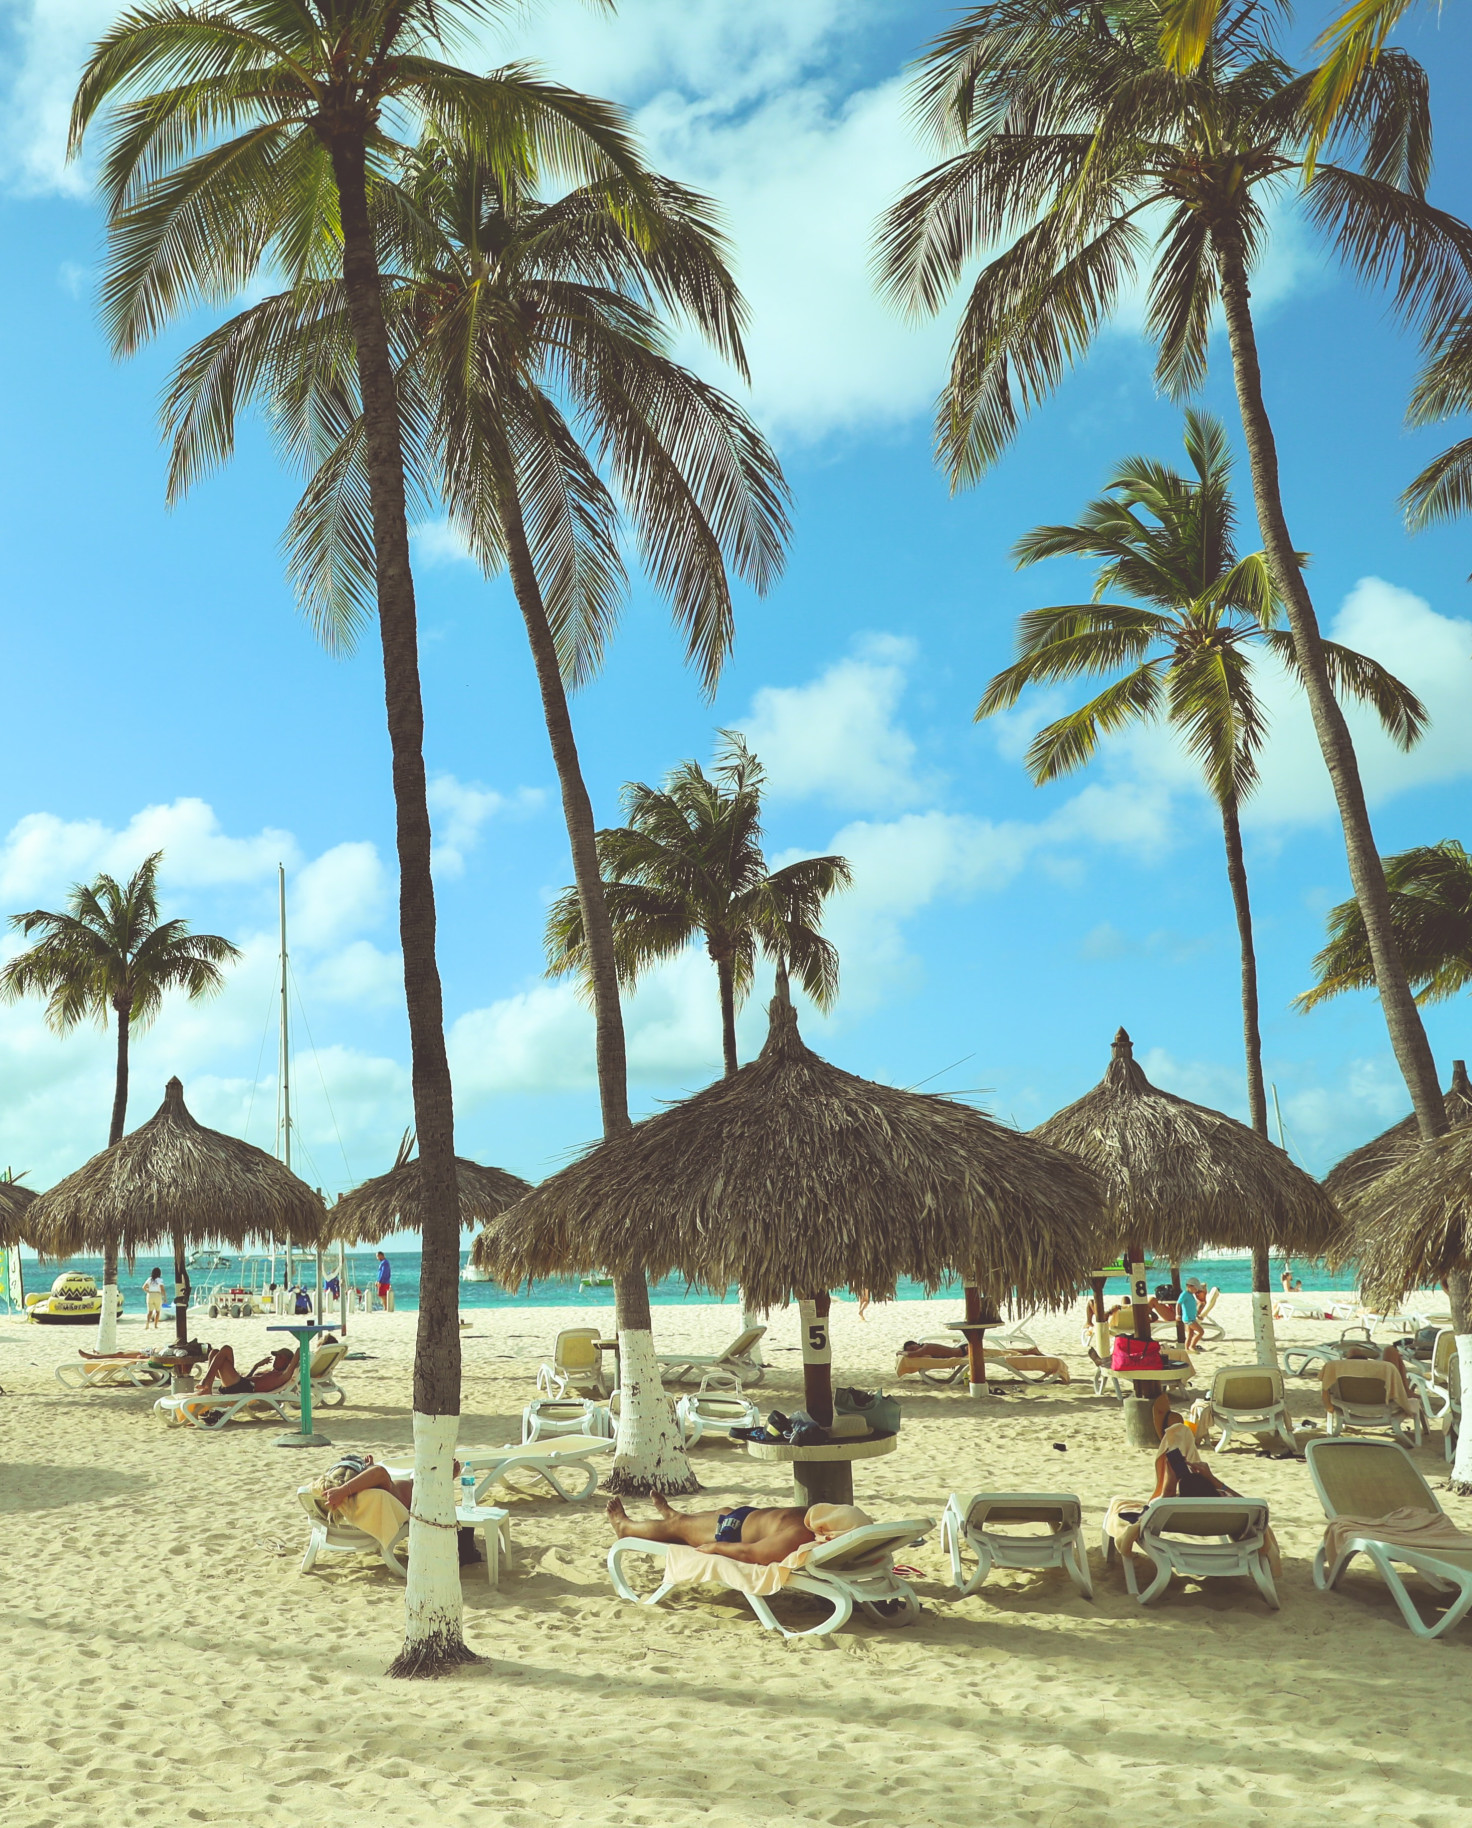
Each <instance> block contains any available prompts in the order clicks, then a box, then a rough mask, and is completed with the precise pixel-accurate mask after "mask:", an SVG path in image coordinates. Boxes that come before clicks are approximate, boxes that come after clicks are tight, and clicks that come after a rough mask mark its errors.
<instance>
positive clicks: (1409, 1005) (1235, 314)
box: [1215, 229, 1472, 1490]
mask: <svg viewBox="0 0 1472 1828" xmlns="http://www.w3.org/2000/svg"><path fill="white" fill-rule="evenodd" d="M1215 238H1216V246H1217V254H1218V260H1219V265H1220V271H1221V283H1222V308H1223V311H1224V312H1225V314H1226V320H1227V337H1228V341H1229V342H1230V344H1231V350H1232V369H1233V373H1234V376H1235V379H1236V384H1237V404H1238V406H1239V408H1240V410H1241V414H1242V433H1243V437H1244V438H1245V440H1246V443H1247V456H1248V461H1249V462H1250V463H1251V465H1252V492H1253V499H1254V501H1255V503H1256V506H1257V524H1258V529H1259V531H1260V532H1261V534H1262V542H1263V549H1264V551H1265V552H1266V553H1267V555H1268V564H1269V566H1270V567H1271V570H1272V573H1273V582H1274V583H1275V584H1276V585H1277V587H1278V591H1279V594H1280V595H1281V596H1282V599H1283V604H1284V607H1285V608H1286V610H1287V612H1288V625H1289V627H1290V628H1291V629H1292V631H1293V646H1294V651H1295V653H1296V655H1297V658H1298V665H1299V670H1300V673H1301V676H1302V680H1303V689H1304V693H1305V695H1306V697H1307V698H1308V704H1309V711H1310V713H1311V715H1312V717H1313V720H1314V730H1315V732H1316V734H1317V736H1318V739H1319V747H1320V749H1321V750H1322V751H1323V755H1324V763H1325V766H1326V767H1327V768H1328V770H1329V779H1330V780H1331V781H1332V782H1333V785H1334V797H1335V799H1336V801H1337V802H1338V805H1339V818H1340V823H1341V824H1342V825H1343V827H1344V844H1345V851H1346V853H1347V856H1348V859H1349V878H1350V882H1351V884H1352V885H1353V887H1354V894H1355V900H1356V901H1357V902H1358V903H1359V906H1360V913H1361V916H1362V917H1363V919H1364V923H1365V938H1366V940H1367V942H1368V944H1369V948H1370V958H1371V960H1372V961H1373V963H1374V966H1375V987H1376V989H1377V990H1378V991H1379V993H1380V1007H1381V1008H1382V1009H1383V1010H1384V1012H1385V1026H1386V1028H1387V1029H1388V1030H1389V1032H1390V1044H1391V1046H1392V1047H1393V1048H1394V1049H1395V1057H1396V1061H1397V1062H1398V1064H1399V1066H1400V1070H1401V1075H1402V1077H1403V1078H1404V1079H1405V1082H1406V1089H1407V1090H1408V1091H1409V1092H1410V1095H1411V1104H1412V1107H1413V1108H1414V1110H1415V1113H1416V1124H1417V1127H1418V1128H1419V1130H1420V1132H1421V1137H1422V1140H1423V1141H1426V1142H1429V1141H1430V1140H1431V1139H1432V1138H1433V1137H1436V1136H1440V1135H1442V1134H1443V1133H1444V1132H1445V1130H1446V1128H1447V1117H1446V1106H1445V1105H1444V1104H1443V1102H1442V1096H1441V1087H1440V1085H1439V1084H1438V1083H1437V1077H1436V1062H1435V1060H1434V1059H1433V1058H1432V1054H1431V1046H1430V1043H1429V1042H1428V1041H1427V1039H1426V1030H1425V1027H1424V1026H1423V1024H1422V1021H1421V1013H1420V1011H1419V1010H1418V1009H1417V1008H1416V1002H1415V998H1414V997H1413V996H1412V995H1411V987H1410V984H1409V982H1408V981H1407V978H1406V973H1405V967H1404V966H1403V965H1402V964H1401V961H1400V956H1399V954H1398V953H1397V952H1396V949H1395V941H1394V936H1393V931H1392V927H1391V921H1390V896H1389V893H1388V891H1387V889H1386V887H1385V871H1384V869H1383V868H1382V866H1381V863H1380V853H1379V851H1378V849H1377V848H1376V845H1375V834H1374V832H1373V831H1372V830H1371V828H1370V814H1369V810H1368V808H1367V807H1366V805H1365V792H1364V786H1363V784H1362V783H1361V781H1360V771H1359V764H1358V762H1357V761H1356V759H1355V753H1354V744H1353V742H1352V741H1351V739H1350V734H1349V725H1348V724H1347V723H1346V722H1345V718H1344V713H1343V711H1342V710H1341V709H1340V707H1339V701H1338V700H1337V699H1336V698H1335V696H1334V692H1333V689H1332V687H1331V686H1330V684H1329V675H1328V671H1327V669H1326V668H1325V666H1324V654H1323V648H1322V645H1321V642H1320V638H1319V624H1318V619H1317V617H1316V616H1315V615H1314V606H1313V601H1312V599H1311V598H1310V596H1309V594H1308V589H1307V587H1306V586H1305V584H1304V581H1303V573H1302V572H1301V571H1300V570H1299V568H1298V563H1297V560H1296V559H1295V558H1294V556H1293V554H1294V547H1293V541H1292V540H1291V539H1290V538H1289V535H1288V522H1287V519H1286V517H1285V515H1284V513H1283V501H1282V495H1281V492H1280V490H1279V487H1278V451H1277V445H1276V443H1275V442H1274V439H1273V428H1272V425H1271V423H1270V422H1269V419H1268V414H1267V408H1266V406H1265V405H1264V403H1263V397H1262V370H1261V368H1260V367H1259V364H1258V359H1257V337H1256V333H1255V331H1254V329H1253V324H1252V307H1251V294H1250V292H1249V290H1248V285H1247V267H1246V262H1245V261H1244V259H1243V254H1242V247H1241V244H1240V242H1239V241H1238V240H1236V239H1235V238H1234V237H1232V236H1231V235H1229V234H1225V233H1223V231H1221V230H1220V229H1219V230H1217V231H1216V237H1215ZM1469 1297H1472V1287H1469V1280H1468V1278H1467V1277H1466V1276H1465V1275H1458V1276H1453V1277H1451V1278H1449V1280H1448V1282H1447V1299H1448V1301H1449V1303H1450V1306H1451V1313H1452V1328H1453V1330H1454V1331H1455V1333H1456V1336H1457V1355H1458V1357H1459V1358H1460V1360H1461V1364H1462V1374H1463V1379H1464V1384H1465V1380H1467V1379H1468V1378H1472V1300H1469ZM1452 1478H1453V1483H1454V1485H1455V1486H1456V1488H1457V1489H1458V1490H1462V1489H1472V1433H1469V1432H1468V1431H1465V1430H1464V1431H1463V1435H1462V1439H1461V1440H1460V1441H1459V1443H1458V1447H1457V1459H1456V1465H1455V1467H1454V1468H1453V1473H1452Z"/></svg>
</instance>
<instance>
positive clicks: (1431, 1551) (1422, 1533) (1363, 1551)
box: [1307, 1440, 1472, 1638]
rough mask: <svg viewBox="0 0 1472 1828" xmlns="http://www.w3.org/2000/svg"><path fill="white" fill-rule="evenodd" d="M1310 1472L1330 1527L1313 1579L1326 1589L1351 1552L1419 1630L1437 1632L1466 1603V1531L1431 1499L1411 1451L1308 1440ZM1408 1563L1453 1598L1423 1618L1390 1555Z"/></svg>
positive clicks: (1471, 1604)
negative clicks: (1436, 1614) (1431, 1617)
mask: <svg viewBox="0 0 1472 1828" xmlns="http://www.w3.org/2000/svg"><path fill="white" fill-rule="evenodd" d="M1307 1455H1308V1470H1309V1476H1310V1478H1311V1479H1312V1480H1313V1482H1314V1490H1315V1491H1316V1492H1317V1493H1318V1494H1319V1502H1320V1504H1322V1505H1323V1507H1324V1515H1325V1516H1326V1517H1327V1518H1328V1519H1329V1527H1328V1528H1327V1529H1326V1530H1325V1531H1324V1540H1323V1542H1322V1543H1321V1544H1320V1545H1319V1551H1318V1554H1317V1555H1315V1557H1314V1585H1315V1586H1316V1587H1317V1588H1318V1589H1319V1591H1320V1592H1321V1593H1327V1592H1328V1591H1329V1590H1330V1589H1331V1588H1333V1587H1336V1586H1337V1585H1338V1584H1339V1577H1340V1575H1342V1574H1343V1572H1344V1570H1345V1569H1346V1568H1347V1567H1348V1566H1349V1564H1350V1562H1351V1561H1353V1560H1354V1558H1355V1556H1356V1555H1363V1556H1365V1557H1366V1558H1367V1559H1368V1560H1369V1561H1370V1563H1371V1564H1372V1565H1373V1567H1374V1568H1375V1571H1376V1572H1377V1573H1378V1574H1379V1576H1380V1578H1381V1579H1382V1580H1383V1581H1384V1582H1385V1584H1386V1586H1387V1587H1389V1589H1390V1595H1391V1598H1392V1599H1393V1600H1394V1601H1395V1603H1396V1605H1397V1606H1399V1607H1400V1611H1401V1617H1402V1618H1404V1620H1405V1622H1406V1623H1407V1624H1408V1625H1409V1626H1410V1628H1411V1630H1412V1631H1413V1632H1415V1634H1416V1636H1417V1637H1418V1638H1437V1637H1440V1636H1441V1634H1442V1633H1443V1632H1444V1631H1449V1630H1450V1629H1451V1627H1452V1626H1453V1625H1455V1624H1457V1623H1459V1621H1460V1620H1462V1619H1463V1618H1465V1617H1466V1615H1467V1612H1468V1609H1469V1608H1472V1536H1469V1535H1467V1534H1466V1532H1465V1531H1462V1530H1459V1529H1458V1528H1457V1526H1456V1525H1455V1524H1454V1523H1453V1522H1452V1520H1451V1518H1450V1517H1448V1516H1447V1514H1446V1512H1445V1511H1443V1510H1442V1508H1441V1506H1440V1505H1439V1504H1438V1503H1437V1501H1436V1494H1435V1493H1434V1492H1433V1491H1432V1489H1431V1487H1430V1486H1429V1485H1428V1484H1427V1483H1426V1481H1425V1480H1424V1479H1423V1478H1422V1477H1421V1474H1420V1472H1419V1471H1418V1470H1417V1468H1416V1466H1415V1464H1414V1462H1413V1461H1412V1459H1411V1457H1410V1455H1409V1454H1408V1453H1407V1452H1406V1451H1405V1449H1404V1448H1403V1447H1401V1446H1400V1445H1398V1444H1397V1443H1396V1442H1394V1441H1344V1440H1339V1441H1336V1440H1324V1441H1310V1442H1309V1444H1308V1448H1307ZM1397 1562H1399V1563H1400V1564H1401V1565H1402V1566H1404V1567H1407V1568H1413V1569H1414V1570H1415V1571H1416V1573H1418V1574H1419V1575H1421V1576H1422V1578H1423V1579H1424V1580H1426V1581H1427V1582H1429V1584H1430V1585H1431V1587H1432V1589H1433V1591H1435V1592H1437V1593H1452V1594H1455V1596H1456V1597H1455V1598H1454V1599H1453V1600H1452V1603H1451V1604H1450V1606H1448V1608H1447V1610H1446V1611H1445V1612H1444V1613H1443V1614H1442V1616H1441V1618H1440V1619H1438V1621H1437V1622H1436V1624H1434V1625H1428V1624H1426V1623H1425V1621H1424V1620H1423V1619H1422V1617H1421V1614H1420V1611H1419V1610H1418V1608H1417V1606H1416V1602H1415V1601H1414V1600H1413V1599H1412V1597H1411V1595H1410V1592H1409V1591H1408V1590H1407V1587H1406V1584H1405V1581H1404V1580H1403V1579H1402V1577H1401V1573H1400V1570H1399V1568H1397V1567H1396V1565H1395V1564H1396V1563H1397Z"/></svg>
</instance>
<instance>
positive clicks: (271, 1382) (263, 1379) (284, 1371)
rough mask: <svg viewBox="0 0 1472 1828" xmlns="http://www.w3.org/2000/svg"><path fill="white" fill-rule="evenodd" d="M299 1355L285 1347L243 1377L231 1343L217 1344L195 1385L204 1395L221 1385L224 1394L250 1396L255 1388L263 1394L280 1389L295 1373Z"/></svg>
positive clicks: (200, 1393)
mask: <svg viewBox="0 0 1472 1828" xmlns="http://www.w3.org/2000/svg"><path fill="white" fill-rule="evenodd" d="M296 1363H297V1355H296V1353H295V1352H292V1351H289V1350H288V1349H287V1348H286V1347H284V1346H283V1347H282V1348H281V1350H280V1351H278V1352H273V1353H272V1354H271V1355H270V1357H269V1358H262V1359H258V1360H257V1361H256V1363H255V1364H253V1365H252V1366H251V1368H250V1370H249V1371H247V1372H246V1373H245V1375H244V1377H242V1376H241V1375H240V1373H239V1372H238V1371H237V1370H236V1368H235V1354H234V1353H233V1352H232V1351H231V1350H230V1348H229V1346H216V1347H215V1349H214V1351H213V1352H211V1353H210V1355H209V1357H208V1359H207V1360H206V1361H205V1367H204V1375H203V1376H202V1377H201V1378H200V1380H199V1382H198V1384H196V1385H195V1391H196V1394H198V1395H200V1396H203V1395H204V1394H205V1393H206V1392H207V1391H210V1390H213V1389H214V1388H215V1386H216V1384H218V1385H219V1387H220V1395H221V1396H248V1395H250V1393H251V1392H252V1391H255V1392H258V1393H259V1394H260V1395H262V1396H264V1395H265V1394H266V1392H267V1391H269V1390H280V1389H281V1388H282V1386H283V1385H285V1384H289V1383H290V1382H291V1380H292V1379H293V1378H294V1377H295V1376H296Z"/></svg>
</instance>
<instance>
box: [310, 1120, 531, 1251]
mask: <svg viewBox="0 0 1472 1828" xmlns="http://www.w3.org/2000/svg"><path fill="white" fill-rule="evenodd" d="M410 1146H411V1145H410V1143H409V1139H408V1138H407V1137H406V1138H405V1140H404V1141H403V1143H401V1144H400V1145H399V1154H398V1159H397V1160H396V1161H395V1162H394V1165H393V1167H392V1168H390V1169H389V1170H388V1172H387V1173H386V1174H376V1175H374V1177H373V1179H372V1180H368V1181H364V1182H363V1184H362V1185H361V1186H359V1187H354V1188H353V1189H352V1191H351V1192H349V1193H345V1194H343V1195H342V1197H341V1198H340V1199H339V1200H338V1201H337V1202H336V1203H335V1204H334V1205H333V1207H332V1208H331V1210H330V1211H329V1213H328V1215H327V1237H328V1239H329V1241H331V1240H341V1242H342V1243H344V1244H376V1243H377V1242H378V1240H379V1239H380V1238H382V1237H384V1236H386V1235H387V1234H388V1233H389V1232H391V1231H421V1230H423V1227H424V1221H423V1218H422V1216H421V1214H420V1209H419V1157H418V1156H417V1155H415V1156H411V1155H410V1154H409V1149H410ZM455 1179H456V1183H457V1185H458V1187H459V1191H460V1223H461V1225H462V1226H472V1225H487V1224H489V1223H490V1221H491V1220H492V1219H494V1218H497V1217H499V1215H500V1214H501V1213H503V1212H504V1211H505V1210H506V1208H507V1207H508V1206H514V1205H515V1204H516V1202H517V1201H518V1200H519V1199H522V1198H523V1197H524V1196H525V1195H526V1194H528V1193H530V1192H531V1190H532V1184H531V1182H530V1181H524V1180H522V1178H521V1177H520V1175H517V1174H509V1173H508V1172H507V1171H506V1169H504V1168H491V1167H487V1166H486V1165H485V1164H484V1163H483V1162H473V1161H470V1160H469V1159H468V1158H467V1157H465V1156H463V1155H457V1156H456V1157H455Z"/></svg>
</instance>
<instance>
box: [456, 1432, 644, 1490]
mask: <svg viewBox="0 0 1472 1828" xmlns="http://www.w3.org/2000/svg"><path fill="white" fill-rule="evenodd" d="M613 1448H614V1443H613V1442H612V1441H611V1440H609V1439H608V1438H607V1437H606V1436H602V1435H560V1436H558V1437H557V1438H556V1439H555V1440H551V1441H524V1442H521V1443H519V1444H518V1445H516V1446H514V1447H481V1448H477V1449H475V1450H473V1451H472V1452H470V1453H462V1454H461V1455H460V1464H461V1466H462V1467H463V1468H464V1470H465V1471H466V1472H470V1473H474V1474H475V1501H476V1503H477V1504H483V1503H484V1502H485V1495H486V1493H487V1492H488V1491H490V1489H491V1488H492V1486H495V1485H503V1486H505V1488H506V1489H507V1490H508V1491H512V1492H518V1493H519V1494H520V1495H521V1496H522V1497H527V1496H529V1495H532V1494H529V1493H528V1491H527V1487H526V1486H525V1485H524V1484H519V1483H518V1481H520V1480H527V1479H532V1480H540V1482H541V1483H542V1484H543V1485H545V1486H546V1487H547V1488H548V1489H549V1490H550V1491H552V1492H554V1493H555V1494H556V1496H557V1497H559V1498H561V1499H562V1500H563V1501H564V1502H565V1503H567V1504H573V1503H576V1501H577V1500H578V1499H580V1498H591V1497H592V1495H593V1493H594V1492H595V1491H596V1490H597V1487H598V1470H599V1469H598V1468H597V1467H596V1466H594V1465H593V1460H594V1459H595V1457H596V1456H598V1455H599V1454H611V1453H612V1452H613ZM568 1474H572V1475H575V1476H576V1477H577V1479H578V1481H579V1483H578V1488H577V1490H576V1491H569V1490H568V1488H567V1487H566V1486H565V1485H564V1484H563V1483H562V1481H563V1477H564V1476H565V1475H568Z"/></svg>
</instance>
